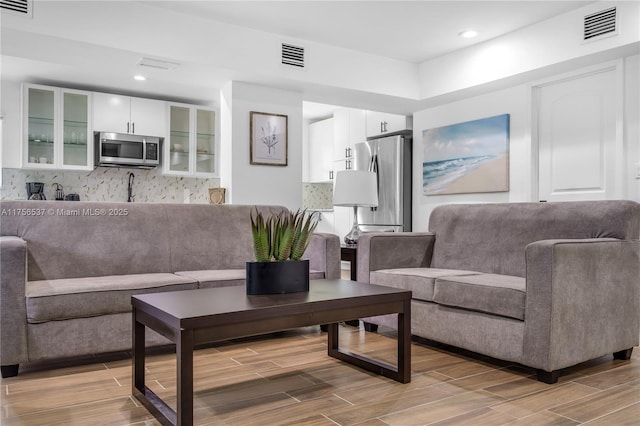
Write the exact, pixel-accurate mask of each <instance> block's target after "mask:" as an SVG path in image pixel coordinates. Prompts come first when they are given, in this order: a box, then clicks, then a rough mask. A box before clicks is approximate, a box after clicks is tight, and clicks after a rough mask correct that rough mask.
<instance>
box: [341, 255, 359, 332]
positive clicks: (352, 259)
mask: <svg viewBox="0 0 640 426" xmlns="http://www.w3.org/2000/svg"><path fill="white" fill-rule="evenodd" d="M340 260H345V261H347V262H349V264H350V269H351V277H350V279H351V281H358V280H357V279H356V278H357V276H358V245H357V244H341V245H340ZM346 324H347V325H350V326H352V327H359V326H360V321H358V320H351V321H347V322H346Z"/></svg>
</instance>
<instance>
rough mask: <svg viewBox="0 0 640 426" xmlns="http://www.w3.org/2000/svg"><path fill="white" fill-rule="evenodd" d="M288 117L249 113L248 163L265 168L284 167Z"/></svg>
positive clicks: (286, 157)
mask: <svg viewBox="0 0 640 426" xmlns="http://www.w3.org/2000/svg"><path fill="white" fill-rule="evenodd" d="M288 125H289V124H288V117H287V116H286V115H282V114H270V113H267V112H256V111H251V113H250V130H249V132H250V147H249V148H250V149H249V151H250V157H251V159H250V162H251V164H262V165H266V166H286V165H287V162H288V154H287V134H288Z"/></svg>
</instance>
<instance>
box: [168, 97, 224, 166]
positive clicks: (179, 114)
mask: <svg viewBox="0 0 640 426" xmlns="http://www.w3.org/2000/svg"><path fill="white" fill-rule="evenodd" d="M168 109H169V114H168V115H169V130H168V137H167V138H166V139H165V144H164V149H163V151H164V160H163V161H164V173H165V174H175V175H187V176H193V175H195V176H205V177H215V176H218V174H219V173H218V143H217V142H216V113H215V111H214V110H211V109H208V108H204V107H200V106H195V105H187V104H178V103H168Z"/></svg>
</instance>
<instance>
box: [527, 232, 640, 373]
mask: <svg viewBox="0 0 640 426" xmlns="http://www.w3.org/2000/svg"><path fill="white" fill-rule="evenodd" d="M525 255H526V302H525V324H524V347H523V354H524V357H525V358H527V362H525V364H527V365H531V366H532V367H536V368H540V369H543V370H545V371H554V370H558V369H560V368H564V367H568V366H571V365H575V364H577V363H579V362H582V361H585V360H588V359H592V358H596V357H599V356H603V355H606V354H612V353H614V352H617V351H621V350H625V349H629V348H632V347H633V346H636V345H638V333H639V330H640V317H639V316H638V312H639V311H640V279H639V278H638V277H640V242H639V241H637V240H635V241H623V240H617V239H611V238H596V239H581V240H545V241H538V242H535V243H532V244H529V245H528V246H527V248H526V254H525Z"/></svg>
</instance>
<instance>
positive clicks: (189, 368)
mask: <svg viewBox="0 0 640 426" xmlns="http://www.w3.org/2000/svg"><path fill="white" fill-rule="evenodd" d="M177 340H178V341H177V342H176V356H177V364H178V365H177V385H178V388H177V395H176V396H177V399H178V413H177V414H178V416H177V417H178V418H177V424H178V426H186V425H192V424H193V330H181V331H180V336H179V338H178V339H177Z"/></svg>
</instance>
